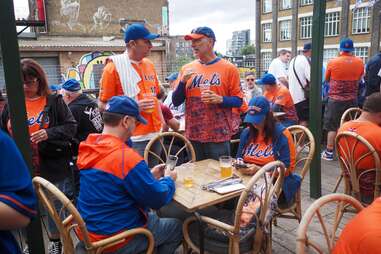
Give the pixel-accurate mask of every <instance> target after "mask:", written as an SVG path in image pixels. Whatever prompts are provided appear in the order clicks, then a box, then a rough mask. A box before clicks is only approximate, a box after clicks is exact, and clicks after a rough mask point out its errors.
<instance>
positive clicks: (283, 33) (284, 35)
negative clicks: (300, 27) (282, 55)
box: [279, 19, 292, 41]
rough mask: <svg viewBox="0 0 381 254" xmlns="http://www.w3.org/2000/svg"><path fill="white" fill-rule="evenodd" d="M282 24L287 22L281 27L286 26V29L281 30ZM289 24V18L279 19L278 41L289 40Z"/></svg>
mask: <svg viewBox="0 0 381 254" xmlns="http://www.w3.org/2000/svg"><path fill="white" fill-rule="evenodd" d="M283 24H288V25H287V26H285V27H283V29H284V28H287V29H288V31H287V30H283V31H282V25H283ZM291 26H292V24H291V19H286V20H281V21H279V41H290V40H291V33H292V31H291V30H292V29H291Z"/></svg>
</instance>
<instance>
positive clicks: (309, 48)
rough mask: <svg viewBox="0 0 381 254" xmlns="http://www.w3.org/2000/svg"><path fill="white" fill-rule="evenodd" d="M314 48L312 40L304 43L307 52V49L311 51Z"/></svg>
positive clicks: (304, 49)
mask: <svg viewBox="0 0 381 254" xmlns="http://www.w3.org/2000/svg"><path fill="white" fill-rule="evenodd" d="M311 49H312V43H311V42H307V43H306V44H304V45H303V51H304V52H306V51H310V50H311Z"/></svg>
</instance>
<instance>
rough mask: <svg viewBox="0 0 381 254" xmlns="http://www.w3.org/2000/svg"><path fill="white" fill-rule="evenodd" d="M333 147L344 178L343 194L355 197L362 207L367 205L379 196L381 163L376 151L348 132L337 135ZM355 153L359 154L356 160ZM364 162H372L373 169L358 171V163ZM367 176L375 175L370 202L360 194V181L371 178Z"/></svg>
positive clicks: (359, 137) (354, 134) (367, 143)
mask: <svg viewBox="0 0 381 254" xmlns="http://www.w3.org/2000/svg"><path fill="white" fill-rule="evenodd" d="M335 146H336V152H337V156H338V159H339V163H340V168H341V175H342V176H345V177H344V179H345V188H344V189H345V190H344V191H345V194H348V195H351V196H353V197H355V198H356V199H357V200H359V201H360V202H361V203H362V204H363V205H368V204H369V203H371V201H372V200H373V199H374V198H376V197H378V196H380V188H381V163H380V157H379V155H378V153H377V151H376V150H375V149H374V148H373V146H372V145H371V144H370V143H369V142H368V141H367V140H366V139H365V138H363V137H362V136H360V135H359V134H357V133H355V132H350V131H345V132H342V133H339V134H338V135H337V137H336V141H335ZM359 151H360V152H359ZM356 153H360V154H361V156H356V157H357V158H356V157H355V154H356ZM364 160H372V161H373V163H374V167H375V168H372V169H367V170H362V171H360V168H359V165H360V166H361V164H360V163H361V162H363V161H364ZM359 171H360V173H359ZM369 174H374V175H375V176H374V178H375V179H374V194H373V198H372V200H365V197H364V196H363V195H362V193H361V192H360V181H361V180H362V179H364V177H373V176H372V175H371V176H369ZM372 180H373V179H372ZM367 187H369V186H367Z"/></svg>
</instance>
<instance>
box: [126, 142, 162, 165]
mask: <svg viewBox="0 0 381 254" xmlns="http://www.w3.org/2000/svg"><path fill="white" fill-rule="evenodd" d="M148 142H149V140H146V141H140V142H133V143H132V148H133V149H134V150H135V151H137V152H138V153H139V154H140V155H141V156H142V157H144V150H145V149H146V146H147V144H148ZM161 149H162V147H161V144H160V142H159V141H158V142H155V143H154V144H153V145H152V146H151V151H152V152H154V153H156V154H157V155H158V156H160V155H161ZM148 159H149V161H148V166H149V167H150V168H152V167H154V166H156V165H157V164H159V163H160V161H159V159H158V158H156V157H155V156H153V155H150V156H149V157H148Z"/></svg>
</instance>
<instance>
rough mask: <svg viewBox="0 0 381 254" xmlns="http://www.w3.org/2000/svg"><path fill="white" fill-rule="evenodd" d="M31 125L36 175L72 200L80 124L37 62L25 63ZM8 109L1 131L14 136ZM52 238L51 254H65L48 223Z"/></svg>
mask: <svg viewBox="0 0 381 254" xmlns="http://www.w3.org/2000/svg"><path fill="white" fill-rule="evenodd" d="M21 71H22V78H23V83H24V95H25V106H26V111H27V119H28V120H27V124H28V129H29V135H30V143H31V147H32V158H33V168H34V170H33V172H34V173H35V175H41V176H42V177H44V178H46V179H47V180H49V181H50V182H52V183H53V184H55V185H56V186H57V187H58V188H59V189H60V190H61V191H62V192H64V193H65V194H66V195H67V196H68V197H70V196H71V195H72V192H73V190H72V187H73V186H72V179H71V177H72V173H71V167H70V163H71V159H72V155H71V152H70V147H71V143H70V141H71V139H72V138H73V137H74V135H75V133H76V129H77V124H76V121H75V120H74V117H73V116H72V114H71V112H70V110H69V108H68V107H67V106H66V104H65V102H64V101H63V99H62V96H61V95H56V94H50V91H49V88H48V81H47V78H46V74H45V72H44V70H43V68H42V67H41V65H39V64H38V63H37V62H36V61H34V60H32V59H23V60H21ZM10 117H11V116H10V114H9V108H8V105H5V107H4V110H3V112H2V115H1V128H2V129H3V130H4V131H6V132H7V133H9V134H10V135H11V136H14V135H17V134H16V133H13V132H12V126H11V121H10ZM48 222H49V223H48V225H49V231H50V236H51V239H50V240H51V241H52V242H53V243H52V244H51V246H52V247H51V251H50V253H52V254H53V253H61V249H62V244H61V242H60V238H59V232H58V229H57V228H56V226H55V224H54V222H53V221H52V220H51V219H50V220H48Z"/></svg>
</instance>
